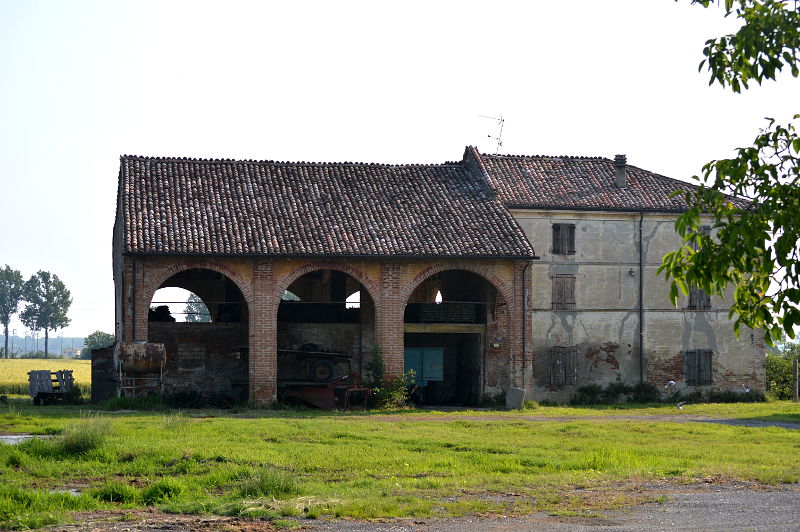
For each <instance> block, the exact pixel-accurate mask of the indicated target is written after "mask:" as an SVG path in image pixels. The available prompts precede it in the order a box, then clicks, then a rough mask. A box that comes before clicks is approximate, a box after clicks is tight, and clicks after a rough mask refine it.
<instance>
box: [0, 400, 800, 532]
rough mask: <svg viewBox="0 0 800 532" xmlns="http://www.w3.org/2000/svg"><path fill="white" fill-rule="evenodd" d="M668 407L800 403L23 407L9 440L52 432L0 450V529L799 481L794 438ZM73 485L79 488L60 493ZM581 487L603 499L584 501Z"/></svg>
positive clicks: (516, 505) (277, 516)
mask: <svg viewBox="0 0 800 532" xmlns="http://www.w3.org/2000/svg"><path fill="white" fill-rule="evenodd" d="M664 414H667V415H671V416H672V415H674V416H678V417H679V418H680V417H682V416H709V417H720V418H740V419H763V420H782V421H795V422H800V406H798V405H795V404H792V403H789V402H774V403H756V404H720V405H713V404H707V405H687V407H686V408H684V410H677V409H676V408H674V407H672V406H663V405H661V406H645V407H638V408H632V407H628V406H623V407H597V408H570V407H546V406H540V407H538V408H535V409H531V410H525V411H520V412H501V411H489V412H469V411H467V412H458V413H436V412H430V411H424V412H420V411H398V412H389V413H387V412H378V413H375V412H366V413H356V414H349V413H348V414H343V413H335V412H318V411H310V410H309V411H302V412H292V411H282V412H271V411H264V410H243V411H241V412H238V413H236V414H233V413H231V412H230V411H218V410H202V411H164V410H159V411H137V412H130V411H124V412H120V413H115V412H113V411H104V413H102V414H96V413H95V414H91V415H90V414H87V413H86V412H85V411H82V410H81V409H80V408H79V407H74V406H52V407H45V408H42V407H33V406H31V405H30V402H29V400H21V399H19V400H12V402H11V404H10V405H9V406H8V407H7V408H4V409H0V431H3V432H33V433H36V434H41V435H42V436H43V438H42V439H36V440H31V441H29V442H26V443H24V444H21V445H19V446H10V445H0V478H2V480H3V482H2V486H3V487H2V489H1V490H0V528H2V527H11V528H23V527H33V526H44V525H45V524H48V523H50V524H52V523H57V522H60V521H63V520H65V519H68V518H69V515H70V513H71V512H73V511H78V510H84V509H95V508H96V509H118V510H119V512H120V513H122V512H123V510H126V509H132V508H138V507H143V506H146V505H154V506H157V507H158V508H160V509H162V510H163V511H167V512H173V513H186V514H219V515H232V516H243V517H256V518H261V519H268V520H271V521H272V522H273V524H274V525H275V526H283V527H294V526H295V524H293V523H297V522H298V521H297V520H298V519H299V520H302V519H316V518H322V517H351V518H362V519H372V518H381V517H408V516H415V517H436V516H458V515H466V514H485V513H493V512H502V513H512V514H513V513H527V512H531V511H536V510H544V511H549V512H551V513H556V514H559V515H571V514H577V515H594V514H596V513H600V512H603V511H608V510H609V509H614V508H617V507H621V506H624V505H626V504H631V503H637V502H641V495H639V494H637V493H636V492H635V491H634V490H630V491H627V492H626V491H625V490H624V489H620V486H622V487H623V488H624V486H626V485H631V484H633V483H635V482H639V481H643V480H644V481H647V480H654V479H671V480H674V481H675V482H681V483H686V482H689V483H690V482H697V481H700V480H701V479H708V478H722V479H731V480H734V479H737V480H749V481H757V482H763V483H772V484H774V483H782V482H790V483H797V482H800V463H799V462H798V461H796V460H787V459H786V457H787V456H794V455H796V454H797V452H798V450H799V449H800V431H797V430H787V429H781V428H775V427H763V428H748V427H740V426H736V427H734V426H727V425H719V424H710V423H681V422H674V421H663V420H661V419H660V418H659V417H658V416H661V415H664ZM614 416H627V417H632V416H633V417H635V419H615V418H614ZM44 436H47V438H44ZM70 486H72V487H74V486H79V487H80V488H81V490H82V493H81V495H80V496H79V497H74V496H71V495H69V496H67V495H64V494H63V493H61V492H59V490H63V489H65V488H66V487H70ZM575 488H584V490H583V491H585V490H590V492H591V493H593V494H595V495H593V496H591V497H586V496H580V497H578V496H576V495H575V494H574V492H573V490H574V489H575ZM509 493H512V494H515V496H514V497H508V496H507V495H506V494H509ZM20 501H23V502H22V503H21V502H20Z"/></svg>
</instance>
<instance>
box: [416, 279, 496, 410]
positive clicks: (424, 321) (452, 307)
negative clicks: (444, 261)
mask: <svg viewBox="0 0 800 532" xmlns="http://www.w3.org/2000/svg"><path fill="white" fill-rule="evenodd" d="M503 307H505V301H504V299H503V298H502V296H501V295H500V293H499V292H498V290H497V289H496V288H495V287H494V286H493V285H492V284H491V283H489V282H488V281H487V280H486V279H484V278H483V277H481V276H480V275H477V274H475V273H472V272H469V271H466V270H445V271H442V272H439V273H435V274H433V275H431V276H430V277H428V278H427V279H425V280H424V281H422V282H421V283H420V284H419V285H418V286H417V287H416V288H415V289H414V291H413V292H412V293H411V296H410V297H409V298H408V301H407V303H406V307H405V313H404V320H403V321H404V322H405V326H404V330H405V334H404V348H405V349H404V355H405V360H404V362H405V371H408V370H411V369H413V370H414V373H415V375H416V379H417V390H418V392H417V393H416V397H415V399H416V400H417V401H419V402H420V403H422V404H438V405H447V404H450V405H475V404H477V403H478V402H479V401H480V399H481V397H482V396H483V395H484V394H486V393H494V392H493V390H492V389H491V388H492V386H491V384H492V383H487V381H486V378H485V377H486V373H487V366H489V365H491V364H492V361H490V360H488V356H487V353H488V351H489V350H490V349H497V348H499V347H500V345H501V343H502V342H504V341H505V338H503V337H502V335H504V332H503V333H501V328H499V327H498V326H497V325H498V323H499V322H501V321H502V320H501V319H500V315H501V314H503V312H504V310H503ZM487 384H489V386H487Z"/></svg>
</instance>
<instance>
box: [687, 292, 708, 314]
mask: <svg viewBox="0 0 800 532" xmlns="http://www.w3.org/2000/svg"><path fill="white" fill-rule="evenodd" d="M688 308H689V310H710V309H711V296H710V295H708V294H707V293H706V292H705V291H704V290H703V289H702V288H695V287H692V288H691V289H689V307H688Z"/></svg>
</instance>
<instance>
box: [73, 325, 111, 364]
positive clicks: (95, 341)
mask: <svg viewBox="0 0 800 532" xmlns="http://www.w3.org/2000/svg"><path fill="white" fill-rule="evenodd" d="M114 341H115V338H114V335H113V334H109V333H105V332H103V331H95V332H93V333H92V334H90V335H89V336H87V337H86V338H84V340H83V349H81V358H84V359H90V358H92V349H102V348H104V347H108V346H110V345H112V344H113V343H114Z"/></svg>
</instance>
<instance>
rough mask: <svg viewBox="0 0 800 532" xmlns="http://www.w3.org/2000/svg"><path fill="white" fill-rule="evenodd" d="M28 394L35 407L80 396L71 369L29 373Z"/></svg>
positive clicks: (43, 370) (42, 370)
mask: <svg viewBox="0 0 800 532" xmlns="http://www.w3.org/2000/svg"><path fill="white" fill-rule="evenodd" d="M28 393H30V396H31V397H33V404H35V405H36V406H40V405H49V404H52V403H59V402H64V401H68V400H74V399H76V398H77V397H79V396H80V392H79V391H78V389H77V388H75V379H74V378H73V377H72V370H71V369H60V370H58V371H50V370H47V369H41V370H33V371H29V372H28Z"/></svg>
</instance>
